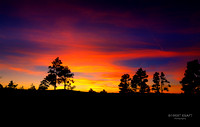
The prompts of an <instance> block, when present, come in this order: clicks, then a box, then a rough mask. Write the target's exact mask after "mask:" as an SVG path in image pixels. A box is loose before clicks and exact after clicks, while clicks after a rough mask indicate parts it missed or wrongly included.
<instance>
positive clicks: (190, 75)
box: [180, 60, 200, 94]
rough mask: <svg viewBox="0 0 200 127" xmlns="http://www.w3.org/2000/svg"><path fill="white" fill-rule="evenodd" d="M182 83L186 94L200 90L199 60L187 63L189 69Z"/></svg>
mask: <svg viewBox="0 0 200 127" xmlns="http://www.w3.org/2000/svg"><path fill="white" fill-rule="evenodd" d="M180 83H181V84H182V88H181V90H183V91H184V93H185V94H194V93H199V92H200V64H199V62H198V60H193V61H190V62H188V63H187V69H186V70H185V74H184V77H183V79H182V80H181V81H180Z"/></svg>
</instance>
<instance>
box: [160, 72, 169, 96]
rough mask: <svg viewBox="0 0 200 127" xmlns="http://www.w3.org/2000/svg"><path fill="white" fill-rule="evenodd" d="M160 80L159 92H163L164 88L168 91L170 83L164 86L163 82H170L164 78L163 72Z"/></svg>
mask: <svg viewBox="0 0 200 127" xmlns="http://www.w3.org/2000/svg"><path fill="white" fill-rule="evenodd" d="M160 80H161V87H160V89H161V93H163V91H164V90H165V91H169V89H168V88H169V87H171V85H169V84H168V86H164V85H165V83H170V82H169V81H168V80H167V79H166V77H165V74H164V73H163V72H161V75H160Z"/></svg>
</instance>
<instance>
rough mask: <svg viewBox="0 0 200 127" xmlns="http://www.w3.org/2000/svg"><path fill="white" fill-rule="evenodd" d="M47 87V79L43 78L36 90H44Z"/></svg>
mask: <svg viewBox="0 0 200 127" xmlns="http://www.w3.org/2000/svg"><path fill="white" fill-rule="evenodd" d="M48 87H49V84H48V81H47V80H45V79H44V80H42V81H41V83H40V85H39V88H38V90H46V89H48Z"/></svg>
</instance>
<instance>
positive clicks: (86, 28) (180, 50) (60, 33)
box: [0, 0, 200, 93]
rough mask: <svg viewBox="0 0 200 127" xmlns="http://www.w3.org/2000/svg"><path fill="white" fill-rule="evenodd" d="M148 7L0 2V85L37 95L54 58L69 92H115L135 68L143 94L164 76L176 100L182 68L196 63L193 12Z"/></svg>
mask: <svg viewBox="0 0 200 127" xmlns="http://www.w3.org/2000/svg"><path fill="white" fill-rule="evenodd" d="M147 3H148V4H147V5H146V6H143V4H140V3H137V2H136V3H134V2H133V1H126V0H125V1H123V4H122V3H121V2H119V3H118V2H116V1H115V2H106V3H104V2H102V1H98V0H97V1H90V2H88V1H81V0H77V1H62V0H61V1H59V2H55V1H48V0H44V2H38V1H34V0H30V1H23V0H22V1H21V2H19V1H13V2H6V1H5V2H2V3H1V2H0V8H1V7H2V11H0V19H1V21H0V45H1V50H0V77H1V78H0V84H2V85H3V86H6V85H8V83H9V82H10V81H11V80H13V81H14V83H17V84H19V85H18V88H19V87H21V86H24V88H25V89H26V88H29V87H30V85H31V84H32V83H33V84H34V85H35V86H36V88H37V87H38V86H39V84H40V81H42V80H43V79H44V78H45V76H46V75H47V72H48V66H50V65H51V62H52V61H53V60H54V59H55V58H56V57H59V58H60V59H61V61H62V62H63V65H65V66H69V68H70V70H71V71H72V72H73V73H74V81H75V83H74V85H75V86H76V88H75V90H80V91H88V90H89V89H90V88H92V89H93V90H95V91H97V92H100V91H102V90H103V89H105V90H106V91H107V92H119V88H118V85H119V83H120V78H121V76H122V75H123V74H130V76H131V77H132V76H133V75H134V74H135V72H136V71H137V70H138V68H140V67H142V68H143V69H144V70H146V72H147V74H148V75H149V78H148V79H149V82H148V85H149V86H152V84H153V81H152V80H153V79H152V78H153V74H154V73H155V72H164V73H165V74H166V78H167V79H168V80H169V81H170V82H171V85H172V87H171V88H170V89H169V92H170V93H181V92H182V91H181V85H180V83H179V81H180V80H181V79H182V78H183V76H184V71H185V69H186V65H187V62H188V61H191V60H194V59H199V58H200V45H199V44H200V43H199V42H200V31H199V30H200V24H199V19H198V18H197V17H198V15H199V12H200V10H199V8H193V10H191V11H188V12H187V13H185V8H173V7H171V6H170V5H162V4H161V5H160V6H156V5H157V4H154V3H152V2H150V3H149V2H147ZM130 5H131V7H130ZM152 6H153V7H154V8H152ZM169 8H172V9H173V10H174V11H175V12H177V13H172V11H167V10H168V9H169ZM195 9H197V10H195ZM188 10H190V9H188ZM174 11H173V12H174ZM176 14H179V15H178V16H175V15H176ZM63 87H64V86H63V85H58V87H57V88H58V89H62V88H63ZM49 89H53V88H52V86H51V87H49Z"/></svg>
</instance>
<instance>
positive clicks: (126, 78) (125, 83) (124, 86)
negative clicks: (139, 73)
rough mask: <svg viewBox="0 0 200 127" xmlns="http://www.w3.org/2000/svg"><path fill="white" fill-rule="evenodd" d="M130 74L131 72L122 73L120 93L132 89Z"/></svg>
mask: <svg viewBox="0 0 200 127" xmlns="http://www.w3.org/2000/svg"><path fill="white" fill-rule="evenodd" d="M130 80H131V78H130V75H129V74H124V75H122V77H121V79H120V81H121V82H120V84H119V90H120V91H119V92H120V93H129V92H130V91H131V89H130Z"/></svg>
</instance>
